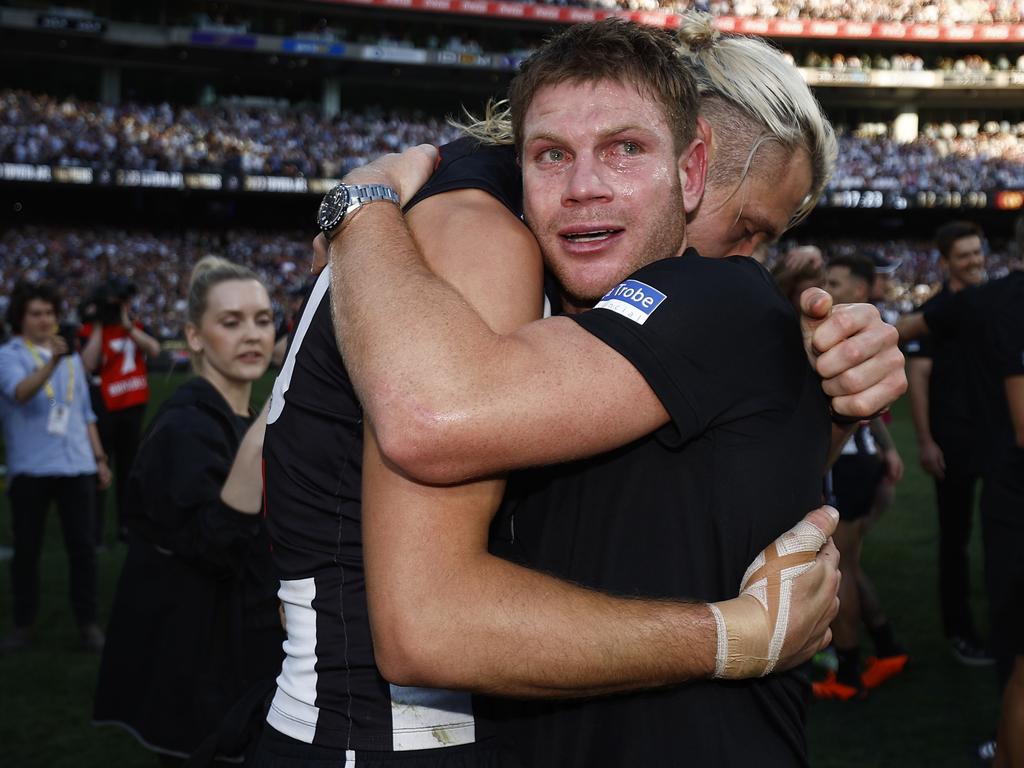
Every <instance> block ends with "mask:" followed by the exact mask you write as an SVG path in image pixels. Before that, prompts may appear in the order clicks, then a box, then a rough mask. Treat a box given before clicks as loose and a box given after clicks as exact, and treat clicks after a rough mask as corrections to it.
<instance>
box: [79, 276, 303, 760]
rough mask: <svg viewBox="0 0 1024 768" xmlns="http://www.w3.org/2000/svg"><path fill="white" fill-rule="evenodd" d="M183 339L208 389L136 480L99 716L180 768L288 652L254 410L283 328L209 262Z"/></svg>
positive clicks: (182, 397)
mask: <svg viewBox="0 0 1024 768" xmlns="http://www.w3.org/2000/svg"><path fill="white" fill-rule="evenodd" d="M185 336H186V340H187V343H188V348H189V352H190V354H191V356H192V363H193V368H194V370H195V372H196V374H197V375H196V376H195V377H194V378H193V379H191V380H189V381H188V382H186V383H185V384H183V385H182V386H181V387H180V388H179V389H178V390H177V392H175V393H174V394H173V395H172V396H171V397H170V398H169V399H168V400H167V402H165V403H164V405H163V407H162V408H161V409H160V412H159V413H158V414H157V415H156V417H155V418H154V419H153V422H152V424H151V425H150V427H149V429H148V431H147V434H146V436H145V437H144V439H143V442H142V445H141V447H140V450H139V454H138V458H137V459H136V463H135V466H134V469H133V471H132V475H131V479H130V481H129V488H128V493H127V509H128V513H129V514H128V518H127V525H128V531H129V542H128V555H127V558H126V560H125V564H124V569H123V571H122V572H121V579H120V582H119V584H118V588H117V595H116V597H115V601H114V608H113V612H112V616H111V620H110V627H109V630H108V642H107V646H106V649H105V652H104V655H103V661H102V665H101V668H100V678H99V685H98V688H97V692H96V703H95V711H94V721H95V722H96V723H97V724H113V725H119V726H121V727H122V728H125V729H126V730H128V731H129V732H130V733H132V734H133V735H134V736H135V737H136V738H137V739H138V740H139V742H140V743H141V744H142V745H143V746H145V747H146V748H147V749H150V750H152V751H154V752H156V753H157V754H158V756H159V758H160V761H161V763H162V764H171V765H173V764H177V763H179V762H181V761H182V760H184V759H186V758H187V757H188V756H189V755H191V754H192V753H193V752H194V751H195V750H196V748H197V747H198V746H199V745H200V743H201V742H202V741H203V740H204V739H205V738H206V737H207V736H209V735H210V734H211V733H213V732H215V731H217V730H218V728H219V726H220V725H221V721H222V720H223V719H224V717H225V715H226V714H227V713H228V711H229V709H230V708H231V707H232V705H233V704H235V702H236V701H237V700H238V699H239V697H241V696H242V695H243V694H244V693H245V692H246V691H247V690H250V689H251V688H252V687H253V686H254V685H258V684H259V682H260V681H261V680H266V679H268V678H273V676H275V675H276V674H277V671H278V668H279V666H280V661H281V656H282V651H281V643H282V641H283V639H284V635H283V633H282V631H281V627H280V624H279V620H278V613H277V601H276V598H275V593H276V581H275V580H274V579H273V577H272V574H271V564H270V550H269V544H268V540H267V537H266V532H265V530H264V525H263V520H262V518H261V517H260V515H259V514H258V513H259V512H260V510H261V506H262V503H261V502H262V493H261V485H262V484H261V477H260V455H261V453H262V447H263V433H264V429H265V427H266V410H265V409H264V412H263V413H262V414H260V416H259V417H258V418H257V417H255V413H254V411H253V410H252V408H251V406H250V399H251V396H252V384H253V382H254V381H256V380H257V379H259V378H260V377H261V376H263V374H264V373H265V372H266V370H267V366H268V365H269V363H270V356H271V351H272V348H273V344H274V317H273V312H272V310H271V306H270V298H269V296H268V294H267V291H266V288H264V286H263V284H262V283H261V282H260V280H259V278H258V277H257V276H256V274H255V273H254V272H252V270H250V269H248V268H246V267H242V266H240V265H237V264H233V263H231V262H229V261H226V260H224V259H221V258H218V257H212V256H208V257H206V258H204V259H202V260H201V261H200V262H199V263H198V264H197V265H196V267H195V269H194V270H193V272H192V279H191V282H190V285H189V298H188V321H187V324H186V328H185ZM240 751H241V746H239V747H238V748H237V751H235V750H232V749H230V748H229V750H228V751H227V752H226V753H224V754H222V755H220V756H222V757H236V756H237V754H238V752H240Z"/></svg>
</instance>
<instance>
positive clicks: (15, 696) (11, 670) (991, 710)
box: [0, 375, 997, 768]
mask: <svg viewBox="0 0 1024 768" xmlns="http://www.w3.org/2000/svg"><path fill="white" fill-rule="evenodd" d="M181 381H182V377H181V376H180V375H175V376H173V377H172V378H170V379H167V378H164V377H163V376H158V377H154V378H153V380H152V383H153V389H154V402H159V401H161V400H162V399H163V398H164V397H166V395H167V393H168V392H169V391H171V389H173V387H175V386H177V384H178V383H180V382H181ZM268 390H269V380H266V381H263V382H261V383H260V386H259V387H258V394H259V395H260V396H261V397H262V396H263V395H264V394H265V393H266V392H267V391H268ZM892 433H893V435H894V437H895V440H896V442H897V444H898V445H899V446H900V449H901V451H902V453H903V456H904V460H905V462H906V464H907V472H906V477H905V478H904V480H903V482H902V483H901V484H900V485H899V486H898V488H897V495H896V501H895V504H894V506H893V508H892V509H890V510H889V512H888V513H887V515H886V516H885V517H884V518H882V520H881V521H880V522H879V524H878V525H877V526H876V528H875V529H874V530H873V531H872V533H871V536H870V538H869V540H868V542H867V545H866V548H865V555H864V561H865V566H866V568H867V570H868V571H869V572H870V574H871V575H872V577H873V578H874V580H875V584H876V586H877V588H878V591H879V592H880V594H881V597H882V600H883V602H884V604H885V606H886V608H887V610H888V612H889V614H890V616H891V618H892V620H893V623H894V624H895V626H896V628H897V631H898V634H899V636H900V638H901V639H902V640H903V641H904V642H905V643H906V645H907V646H908V647H909V649H910V652H911V663H910V666H909V667H908V668H907V670H906V672H905V673H904V674H903V675H902V676H900V677H898V678H896V679H894V680H891V681H889V682H888V683H886V684H885V685H884V686H883V687H882V688H880V689H878V690H877V691H875V692H874V693H873V694H872V696H871V697H869V698H868V699H866V700H864V701H859V702H855V703H852V704H851V703H843V704H840V703H832V702H827V703H815V704H814V705H813V706H812V708H811V713H810V744H811V754H812V764H813V765H815V766H827V767H828V768H840V766H842V767H843V768H847V767H853V766H929V767H932V768H941V767H942V766H968V765H973V764H974V763H973V762H972V760H971V758H970V757H969V755H968V749H969V748H970V747H971V745H973V744H974V743H975V742H977V741H978V740H980V739H981V738H983V737H986V736H987V735H989V734H990V733H991V732H992V731H993V728H994V722H995V718H996V714H997V702H996V692H995V685H994V680H993V675H992V672H991V670H990V669H984V668H983V669H971V668H966V667H962V666H960V665H958V664H957V663H956V662H955V661H954V660H953V659H952V657H951V656H950V654H949V651H948V648H947V646H946V644H945V642H944V640H943V638H942V632H941V626H940V623H939V616H938V599H937V595H936V587H935V584H936V565H935V560H936V552H937V530H936V518H935V514H934V510H933V507H932V489H931V485H930V482H929V481H928V479H927V478H926V477H925V476H924V475H923V473H922V472H921V470H920V469H919V468H918V465H917V454H916V446H915V443H914V440H913V433H912V430H911V428H910V422H909V416H908V413H907V409H906V407H905V404H904V403H901V404H900V405H899V406H897V408H896V409H895V421H894V424H893V425H892ZM108 520H112V510H108ZM112 529H113V525H112V524H108V530H111V537H112V535H113V531H112ZM979 538H980V537H979V536H977V531H976V532H975V537H974V541H973V542H972V552H973V555H972V557H973V560H972V566H974V572H975V573H974V584H975V587H976V592H978V598H977V601H976V605H978V606H979V607H982V606H983V602H982V599H981V595H980V591H979V590H980V583H981V574H980V563H981V560H980V552H979V547H978V539H979ZM0 545H8V546H9V545H10V520H9V514H8V509H7V499H6V495H5V496H3V498H0ZM123 556H124V549H123V547H122V546H120V545H118V544H116V543H115V542H114V541H113V539H112V538H111V540H110V541H109V542H108V547H107V550H106V551H105V552H103V553H102V554H100V556H99V577H100V581H99V583H100V611H101V618H102V619H105V617H106V616H107V614H108V611H109V607H110V603H111V600H112V597H113V590H114V586H115V583H116V580H117V576H118V572H119V569H120V564H121V560H122V558H123ZM42 595H43V599H42V609H41V615H40V620H39V622H38V632H37V641H36V644H35V646H34V648H33V649H32V650H29V651H25V652H22V653H19V654H15V655H12V656H7V657H0V766H2V767H3V768H72V766H73V767H74V768H93V767H96V768H99V767H100V766H118V767H119V768H120V767H123V768H135V767H136V766H139V767H141V768H153V766H155V765H156V760H155V758H154V757H153V756H152V755H151V754H150V753H148V752H146V751H145V750H143V749H141V748H140V747H138V746H137V745H136V743H135V742H134V740H133V739H132V738H131V737H130V736H128V735H127V734H125V733H123V732H122V731H120V730H119V729H116V728H109V727H108V728H94V727H92V726H91V725H90V724H89V714H90V711H91V706H92V693H93V687H94V684H95V678H96V671H97V667H98V661H99V660H98V658H96V657H94V656H90V655H87V654H85V653H82V652H80V651H78V650H75V645H76V640H77V633H76V628H75V626H74V622H73V620H72V618H71V611H70V607H69V605H68V599H67V567H66V561H65V558H64V552H63V548H62V545H61V541H60V532H59V525H58V524H57V521H56V515H51V519H50V522H49V526H48V536H47V541H46V548H45V551H44V553H43V560H42ZM10 612H11V605H10V574H9V570H8V568H7V567H6V566H4V567H2V568H0V633H6V632H7V631H8V630H9V629H10V626H11V617H10ZM979 618H980V619H984V615H983V614H982V615H979ZM736 736H737V738H742V731H738V732H737V734H736ZM626 768H642V766H635V767H634V766H628V767H626ZM702 768H703V767H702Z"/></svg>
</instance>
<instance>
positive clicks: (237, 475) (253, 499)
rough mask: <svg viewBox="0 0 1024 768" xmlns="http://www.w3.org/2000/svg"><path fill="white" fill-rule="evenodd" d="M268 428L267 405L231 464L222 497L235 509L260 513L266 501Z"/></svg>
mask: <svg viewBox="0 0 1024 768" xmlns="http://www.w3.org/2000/svg"><path fill="white" fill-rule="evenodd" d="M266 429H267V408H266V407H264V408H263V411H262V412H261V413H260V416H259V418H258V419H256V421H255V422H254V423H253V425H252V426H251V427H249V429H248V431H247V432H246V433H245V436H244V437H243V438H242V442H241V443H240V444H239V446H238V453H237V454H236V455H235V460H234V462H233V463H232V465H231V471H230V472H229V473H228V477H227V480H226V481H225V482H224V488H223V489H222V490H221V492H220V499H221V501H223V502H224V503H225V504H227V505H228V506H229V507H231V508H232V509H235V510H238V511H239V512H244V513H245V514H250V515H255V514H257V513H258V512H259V511H260V509H261V507H262V504H263V471H262V466H263V464H262V457H263V436H264V433H265V432H266Z"/></svg>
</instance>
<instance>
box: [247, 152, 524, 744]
mask: <svg viewBox="0 0 1024 768" xmlns="http://www.w3.org/2000/svg"><path fill="white" fill-rule="evenodd" d="M466 187H473V188H479V189H483V190H484V191H486V192H489V193H490V194H492V195H494V197H496V198H497V199H498V200H500V201H501V202H502V203H503V204H505V205H506V206H508V207H509V208H510V209H511V210H514V211H515V212H516V214H517V215H518V213H519V208H520V207H521V200H522V192H521V182H520V180H519V174H518V170H517V168H516V164H515V160H514V155H513V152H512V148H511V147H488V146H479V145H478V144H477V142H475V141H473V140H468V139H462V140H459V141H456V142H453V143H452V144H449V145H447V146H445V147H442V148H441V157H440V162H439V165H438V168H437V170H436V172H435V174H434V175H433V177H432V178H431V180H430V181H428V183H427V185H426V186H425V187H424V188H423V189H422V190H421V191H420V193H419V194H418V195H417V196H416V198H415V199H414V200H413V201H412V202H411V203H410V207H411V205H415V204H416V203H418V202H420V201H422V200H424V199H426V198H427V197H430V196H431V195H434V194H440V193H442V192H447V191H450V190H454V189H462V188H466ZM329 272H330V270H329V268H328V269H326V270H324V272H323V273H322V274H321V275H320V277H319V279H318V280H317V282H316V285H315V287H314V289H313V292H312V293H311V295H310V297H309V298H308V299H307V302H306V305H305V306H304V308H303V310H302V312H301V315H300V318H299V322H298V325H297V326H296V328H295V330H294V332H293V336H292V338H291V341H290V344H289V348H288V353H287V355H286V358H285V362H284V366H283V367H282V369H281V372H280V374H279V375H278V377H277V379H276V381H275V382H274V390H273V398H272V403H271V409H270V414H269V417H268V422H267V432H266V440H265V443H264V449H263V459H264V483H265V494H266V511H267V523H268V529H269V531H270V535H271V537H272V540H273V547H274V559H275V564H276V566H277V568H278V571H279V575H280V578H281V587H280V592H279V596H280V599H281V602H282V604H283V605H284V609H285V616H286V620H287V631H288V639H287V641H286V643H285V646H284V647H285V652H286V658H285V661H284V665H283V668H282V671H281V675H280V676H279V678H278V681H277V683H278V685H277V691H276V694H275V696H274V699H273V703H272V705H271V708H270V711H269V713H268V716H267V722H268V723H269V724H270V725H271V726H273V727H274V728H275V729H276V730H278V731H280V732H282V733H284V734H286V735H288V736H290V737H292V738H294V739H298V740H300V741H303V742H306V743H309V744H315V745H320V746H324V747H332V748H336V749H345V750H353V751H354V750H374V751H404V750H417V749H430V748H435V747H447V746H455V745H460V744H468V743H472V742H475V741H479V740H480V739H481V738H482V735H483V734H481V729H480V728H479V727H478V725H477V723H476V720H475V718H474V715H473V707H472V700H471V696H470V695H469V694H468V693H463V692H455V691H443V690H436V689H426V688H411V687H400V686H395V685H390V684H389V683H388V682H387V681H386V680H384V678H383V677H381V675H380V673H379V671H378V670H377V666H376V664H375V661H374V655H373V644H372V640H371V636H370V625H369V619H368V612H367V603H366V585H365V575H364V569H363V552H362V531H361V525H362V514H361V512H362V509H361V488H362V452H363V413H362V407H361V406H360V404H359V402H358V400H357V398H356V394H355V391H354V389H353V387H352V383H351V381H350V380H349V377H348V373H347V371H346V369H345V364H344V362H343V361H342V359H341V357H340V355H339V354H338V347H337V341H336V339H335V334H334V327H333V324H332V320H331V307H330V291H329V286H330V276H329Z"/></svg>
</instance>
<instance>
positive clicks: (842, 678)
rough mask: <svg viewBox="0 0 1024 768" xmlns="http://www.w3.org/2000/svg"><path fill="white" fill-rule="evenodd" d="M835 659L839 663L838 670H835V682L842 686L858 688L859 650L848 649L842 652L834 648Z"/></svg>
mask: <svg viewBox="0 0 1024 768" xmlns="http://www.w3.org/2000/svg"><path fill="white" fill-rule="evenodd" d="M836 659H838V661H839V668H838V669H837V670H836V680H837V681H838V682H840V683H842V684H843V685H852V686H853V687H854V688H860V687H861V682H860V648H856V647H855V648H850V649H849V650H846V651H844V650H843V649H842V648H839V647H838V646H837V647H836Z"/></svg>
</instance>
